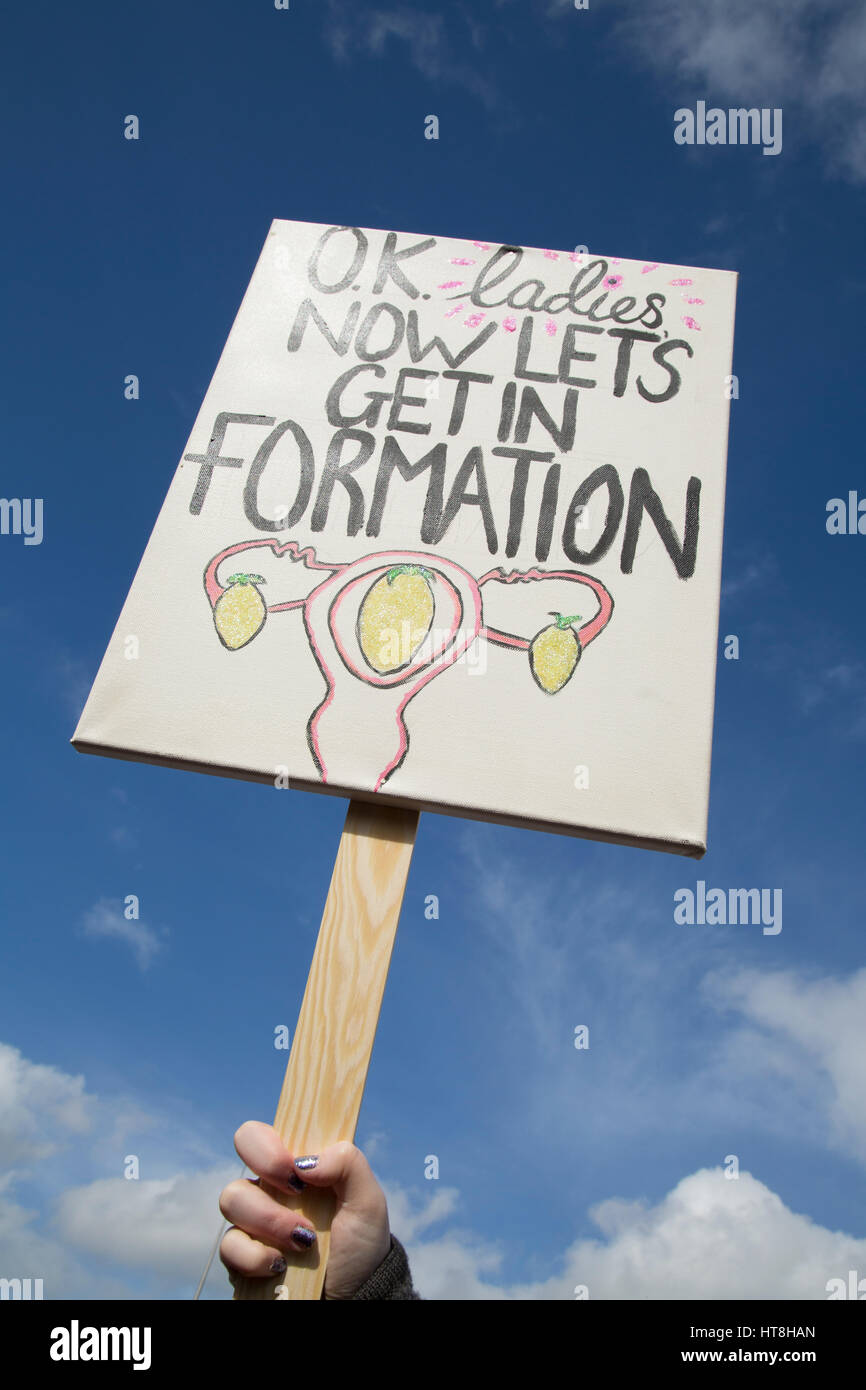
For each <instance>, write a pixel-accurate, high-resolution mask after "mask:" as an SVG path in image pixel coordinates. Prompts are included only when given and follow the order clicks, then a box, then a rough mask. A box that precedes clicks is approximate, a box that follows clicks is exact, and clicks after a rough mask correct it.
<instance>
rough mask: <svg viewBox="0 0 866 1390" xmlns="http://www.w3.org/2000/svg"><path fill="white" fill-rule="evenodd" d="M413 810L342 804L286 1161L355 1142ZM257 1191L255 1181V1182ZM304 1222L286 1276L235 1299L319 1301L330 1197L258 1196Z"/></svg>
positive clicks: (280, 1125) (290, 1080)
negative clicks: (312, 1240) (309, 1245)
mask: <svg viewBox="0 0 866 1390" xmlns="http://www.w3.org/2000/svg"><path fill="white" fill-rule="evenodd" d="M418 818H419V813H418V811H416V810H398V809H396V808H394V807H390V806H386V805H383V804H381V803H380V804H378V805H372V804H370V803H367V802H361V801H354V800H353V801H350V803H349V809H348V812H347V814H346V823H345V825H344V827H343V833H342V836H341V838H340V845H339V849H338V851H337V859H336V863H335V865H334V872H333V876H332V878H331V886H330V888H329V889H328V897H327V900H326V902H325V910H324V914H323V916H322V925H321V927H320V928H319V937H318V940H317V942H316V949H315V953H314V955H313V963H312V965H311V967H310V974H309V976H308V978H307V987H306V990H305V991H304V1000H303V1003H302V1005H301V1012H300V1016H299V1018H298V1026H297V1029H296V1031H295V1036H294V1039H293V1042H292V1050H291V1053H290V1055H289V1063H288V1066H287V1068H286V1075H285V1080H284V1081H283V1089H282V1092H281V1094H280V1100H279V1104H278V1105H277V1114H276V1119H275V1120H274V1125H275V1127H276V1129H277V1131H278V1133H279V1134H280V1137H281V1138H282V1139H283V1141H284V1143H285V1144H286V1145H287V1147H288V1148H289V1149H290V1150H291V1152H292V1153H293V1154H295V1155H300V1154H316V1153H319V1152H320V1151H321V1150H322V1149H323V1148H324V1147H326V1145H328V1144H335V1143H337V1142H338V1141H339V1140H341V1139H349V1140H354V1138H355V1127H356V1125H357V1123H358V1113H359V1111H360V1109H361V1099H362V1097H363V1094H364V1086H365V1084H366V1080H367V1068H368V1066H369V1063H370V1054H371V1052H372V1050H373V1042H374V1039H375V1036H376V1025H377V1023H378V1020H379V1009H380V1007H381V1004H382V996H383V994H384V992H385V981H386V979H387V976H388V966H389V964H390V960H391V949H392V947H393V944H394V936H395V933H396V931H397V922H398V920H399V917H400V908H401V905H402V902H403V893H404V891H405V888H406V880H407V878H408V875H409V865H410V863H411V860H412V850H413V849H414V846H415V835H416V832H417V829H418ZM263 1185H264V1184H263ZM267 1190H268V1191H269V1192H271V1194H272V1195H273V1196H275V1197H277V1198H278V1200H279V1201H281V1202H282V1203H283V1205H284V1206H286V1207H290V1208H291V1209H292V1210H294V1211H299V1212H303V1214H304V1215H305V1216H306V1217H308V1218H309V1219H310V1221H312V1223H313V1225H314V1226H315V1228H316V1231H317V1234H318V1239H317V1241H316V1245H315V1247H314V1248H313V1250H312V1251H310V1252H309V1253H308V1254H297V1253H296V1252H294V1251H285V1252H284V1254H285V1257H286V1260H287V1262H288V1269H287V1271H286V1273H285V1274H280V1275H276V1276H274V1277H273V1278H269V1279H241V1278H239V1279H237V1280H236V1282H235V1293H234V1297H235V1299H249V1300H262V1299H264V1300H273V1299H277V1300H279V1301H294V1300H297V1299H319V1298H321V1296H322V1288H323V1286H324V1282H325V1271H326V1267H327V1262H328V1247H329V1242H330V1231H331V1218H332V1216H333V1200H334V1199H333V1194H332V1193H331V1191H330V1190H327V1191H318V1192H317V1191H315V1190H313V1189H312V1188H309V1189H307V1191H306V1192H303V1193H300V1194H299V1195H297V1196H294V1195H291V1196H287V1195H286V1194H285V1193H276V1192H273V1190H272V1189H270V1188H268V1189H267Z"/></svg>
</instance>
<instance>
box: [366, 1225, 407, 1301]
mask: <svg viewBox="0 0 866 1390" xmlns="http://www.w3.org/2000/svg"><path fill="white" fill-rule="evenodd" d="M420 1297H421V1295H420V1294H419V1293H416V1291H415V1289H413V1287H412V1275H411V1273H410V1270H409V1261H408V1259H407V1256H406V1251H405V1250H404V1249H403V1246H402V1245H401V1244H400V1242H399V1240H398V1239H397V1237H396V1236H394V1235H392V1236H391V1249H390V1250H389V1251H388V1254H387V1255H386V1256H385V1258H384V1260H383V1261H382V1263H381V1264H380V1266H379V1268H378V1269H375V1270H374V1271H373V1273H372V1274H371V1275H370V1277H369V1279H368V1280H367V1281H366V1282H365V1283H364V1284H362V1285H361V1287H360V1289H358V1291H357V1293H354V1294H352V1298H353V1299H356V1298H420Z"/></svg>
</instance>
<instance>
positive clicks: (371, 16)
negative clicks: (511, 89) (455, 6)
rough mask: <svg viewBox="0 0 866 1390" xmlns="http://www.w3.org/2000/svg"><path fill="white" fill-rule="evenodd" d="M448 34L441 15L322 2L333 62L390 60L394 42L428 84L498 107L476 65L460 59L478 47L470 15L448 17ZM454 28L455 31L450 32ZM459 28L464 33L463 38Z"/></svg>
mask: <svg viewBox="0 0 866 1390" xmlns="http://www.w3.org/2000/svg"><path fill="white" fill-rule="evenodd" d="M453 18H454V26H455V28H454V31H453V33H452V34H451V35H450V36H449V34H448V32H447V31H446V28H445V20H444V17H443V16H442V15H441V14H434V13H431V12H430V11H427V10H417V9H412V8H410V7H409V6H407V5H393V6H391V7H390V8H389V9H375V10H370V9H361V10H358V9H357V8H356V7H355V6H350V5H343V4H338V3H337V0H328V10H327V19H326V27H325V37H326V40H327V43H328V45H329V47H330V49H331V53H332V54H333V56H334V58H336V59H337V61H338V62H344V63H345V62H348V61H349V59H350V56H351V57H357V56H358V55H361V54H365V53H366V54H369V55H371V56H372V57H374V58H383V57H384V58H386V59H388V60H389V61H393V59H392V57H391V53H392V49H393V47H394V42H396V43H397V44H400V45H402V50H401V49H399V48H398V49H397V50H396V52H397V53H401V51H402V54H403V55H405V57H406V58H408V61H409V62H410V63H411V64H412V66H413V67H414V68H416V69H417V71H418V72H420V73H421V75H422V76H423V77H425V78H426V79H427V80H428V81H429V82H450V83H455V84H457V85H459V86H462V87H465V88H466V89H467V90H469V91H471V92H472V93H473V94H474V95H475V96H477V97H478V98H479V99H480V100H481V101H482V102H483V103H484V105H485V106H487V107H488V108H492V107H494V106H496V105H498V104H499V102H500V97H499V96H498V94H497V91H496V88H495V86H494V84H493V83H492V82H491V81H490V80H489V79H488V78H487V76H486V75H485V74H484V72H483V71H482V70H481V67H480V65H479V64H477V63H465V62H463V60H462V59H461V57H460V53H461V52H463V51H464V50H465V49H466V47H467V46H468V45H469V44H471V45H472V46H473V47H475V48H478V47H479V46H481V44H482V43H483V30H482V29H481V28H480V26H479V25H478V23H477V20H476V19H475V18H474V17H473V16H471V15H470V14H468V13H467V14H465V15H464V14H455V15H454V17H453ZM456 26H461V31H460V33H459V34H458V33H457V32H456ZM462 26H465V27H466V29H467V33H466V35H465V36H464V34H463V32H462Z"/></svg>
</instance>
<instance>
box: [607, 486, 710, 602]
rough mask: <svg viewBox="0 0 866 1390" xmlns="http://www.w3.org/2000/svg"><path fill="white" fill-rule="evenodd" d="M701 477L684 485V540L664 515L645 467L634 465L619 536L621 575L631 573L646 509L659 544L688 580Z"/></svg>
mask: <svg viewBox="0 0 866 1390" xmlns="http://www.w3.org/2000/svg"><path fill="white" fill-rule="evenodd" d="M700 497H701V480H700V478H694V477H692V478H689V481H688V485H687V487H686V517H685V527H684V529H683V543H682V545H680V543H679V541H678V540H677V537H676V534H675V532H674V528H673V526H672V525H671V523H670V521H669V520H668V518H667V516H666V515H665V509H664V507H663V506H662V503H661V498H660V497H659V495H658V493H657V492H656V490H655V488H654V487H653V485H652V483H651V482H650V476H649V473H648V472H647V471H646V469H645V468H636V469H635V471H634V474H633V475H632V480H631V490H630V492H629V498H628V515H627V517H626V522H625V531H624V533H623V538H622V555H621V556H620V562H619V567H620V569H621V570H622V572H623V574H631V572H632V566H633V565H634V556H635V550H636V549H637V542H638V536H639V535H640V524H641V520H642V519H643V514H644V512H645V511H646V512H647V513H648V515H649V518H650V520H651V521H652V523H653V525H654V526H655V528H656V530H657V531H658V533H659V535H660V536H661V539H662V544H663V545H664V548H665V550H666V551H667V553H668V555H669V556H670V558H671V559H672V560H673V562H674V569H675V570H676V572H677V574H678V575H679V577H680V579H691V577H692V575H693V574H694V572H695V558H696V556H697V551H698V531H699V530H700Z"/></svg>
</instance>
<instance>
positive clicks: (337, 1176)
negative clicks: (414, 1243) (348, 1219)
mask: <svg viewBox="0 0 866 1390" xmlns="http://www.w3.org/2000/svg"><path fill="white" fill-rule="evenodd" d="M294 1168H295V1172H296V1173H297V1175H298V1177H299V1178H301V1179H302V1180H303V1181H304V1182H305V1183H307V1184H308V1185H309V1186H310V1187H332V1188H333V1189H334V1191H335V1192H336V1194H337V1199H338V1201H339V1202H340V1204H341V1206H348V1207H351V1208H353V1209H355V1210H356V1211H363V1210H369V1209H371V1208H374V1207H379V1208H381V1207H382V1206H384V1203H385V1194H384V1193H383V1191H382V1189H381V1187H380V1186H379V1184H378V1182H377V1181H376V1178H375V1177H374V1175H373V1170H372V1168H371V1167H370V1165H369V1163H368V1162H367V1160H366V1158H365V1157H364V1155H363V1153H362V1152H361V1150H360V1149H359V1148H356V1146H355V1145H354V1144H352V1143H350V1142H349V1140H348V1139H342V1140H340V1141H339V1143H337V1144H329V1145H328V1147H327V1148H324V1149H322V1151H321V1153H318V1154H301V1155H299V1157H298V1158H296V1159H295V1160H294Z"/></svg>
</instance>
